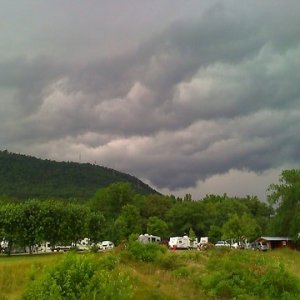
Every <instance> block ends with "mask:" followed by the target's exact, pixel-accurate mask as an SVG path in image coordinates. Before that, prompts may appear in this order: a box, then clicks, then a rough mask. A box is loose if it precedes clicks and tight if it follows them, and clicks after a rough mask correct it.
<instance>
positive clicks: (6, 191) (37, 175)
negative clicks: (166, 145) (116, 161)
mask: <svg viewBox="0 0 300 300" xmlns="http://www.w3.org/2000/svg"><path fill="white" fill-rule="evenodd" d="M115 182H129V183H131V184H132V185H133V188H134V190H135V191H136V192H138V193H141V194H151V193H157V192H156V191H155V190H154V189H152V188H151V187H149V186H148V185H146V184H145V183H143V182H142V181H141V180H139V179H138V178H136V177H134V176H131V175H129V174H125V173H122V172H119V171H116V170H113V169H110V168H106V167H101V166H98V165H92V164H89V163H74V162H56V161H52V160H43V159H38V158H35V157H32V156H27V155H21V154H15V153H10V152H8V151H7V150H5V151H0V195H6V196H9V197H15V198H18V199H28V198H40V199H43V198H50V197H55V198H64V199H66V198H76V199H80V200H85V199H88V198H90V197H91V196H92V195H94V193H95V192H96V190H97V189H99V188H102V187H105V186H108V185H110V184H112V183H115Z"/></svg>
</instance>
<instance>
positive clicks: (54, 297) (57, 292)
mask: <svg viewBox="0 0 300 300" xmlns="http://www.w3.org/2000/svg"><path fill="white" fill-rule="evenodd" d="M105 259H106V260H107V261H108V260H109V259H108V258H105ZM107 261H106V262H104V263H103V262H102V264H101V260H97V259H96V258H95V257H93V256H82V255H75V254H69V255H68V256H67V257H66V258H65V259H64V260H63V261H61V262H60V263H59V264H57V265H56V266H54V267H52V268H51V269H49V270H47V271H45V273H44V274H43V275H42V276H41V277H40V278H39V279H37V280H35V281H33V282H32V283H31V284H29V286H28V288H27V290H26V291H25V293H24V295H23V297H22V299H24V300H27V299H28V300H29V299H30V300H35V299H39V300H44V299H51V300H62V299H68V300H73V299H74V300H75V299H82V300H83V299H130V297H131V294H132V288H131V286H130V281H129V277H128V276H127V275H126V274H120V273H118V272H114V271H112V272H109V271H108V270H107V269H106V268H105V267H104V268H102V266H107V265H109V266H111V262H110V263H109V264H107Z"/></svg>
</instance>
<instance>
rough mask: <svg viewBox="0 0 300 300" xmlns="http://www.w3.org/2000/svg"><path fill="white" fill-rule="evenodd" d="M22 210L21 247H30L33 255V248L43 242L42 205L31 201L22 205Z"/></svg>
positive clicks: (20, 224) (19, 236)
mask: <svg viewBox="0 0 300 300" xmlns="http://www.w3.org/2000/svg"><path fill="white" fill-rule="evenodd" d="M20 209H21V210H20V218H19V222H20V223H19V231H18V241H19V243H20V244H21V246H23V247H26V246H28V247H29V253H31V252H32V249H33V246H34V245H36V244H39V243H40V242H42V240H43V225H42V224H43V215H42V207H41V203H40V202H39V201H38V200H34V199H33V200H29V201H26V202H24V203H22V204H20Z"/></svg>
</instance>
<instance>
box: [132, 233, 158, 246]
mask: <svg viewBox="0 0 300 300" xmlns="http://www.w3.org/2000/svg"><path fill="white" fill-rule="evenodd" d="M138 241H139V242H141V243H142V244H148V243H160V242H161V239H160V237H159V236H156V235H151V234H148V233H145V234H141V235H140V236H139V238H138Z"/></svg>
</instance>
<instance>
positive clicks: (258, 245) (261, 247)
mask: <svg viewBox="0 0 300 300" xmlns="http://www.w3.org/2000/svg"><path fill="white" fill-rule="evenodd" d="M251 248H252V250H256V251H267V250H268V249H269V246H268V244H267V243H265V242H253V243H252V244H251Z"/></svg>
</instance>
